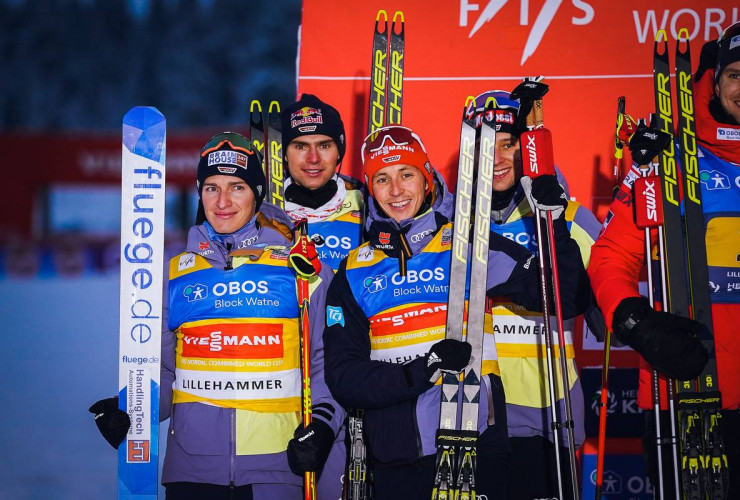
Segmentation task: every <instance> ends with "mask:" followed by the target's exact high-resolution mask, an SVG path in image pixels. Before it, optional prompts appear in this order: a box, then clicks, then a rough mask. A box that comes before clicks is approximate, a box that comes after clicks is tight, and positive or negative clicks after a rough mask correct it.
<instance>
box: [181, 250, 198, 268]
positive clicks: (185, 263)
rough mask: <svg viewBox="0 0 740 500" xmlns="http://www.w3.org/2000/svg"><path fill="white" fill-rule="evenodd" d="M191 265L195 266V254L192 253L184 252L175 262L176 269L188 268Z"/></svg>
mask: <svg viewBox="0 0 740 500" xmlns="http://www.w3.org/2000/svg"><path fill="white" fill-rule="evenodd" d="M193 266H195V255H194V254H192V253H186V254H184V255H181V256H180V260H179V261H178V263H177V270H178V271H183V270H185V269H190V268H191V267H193Z"/></svg>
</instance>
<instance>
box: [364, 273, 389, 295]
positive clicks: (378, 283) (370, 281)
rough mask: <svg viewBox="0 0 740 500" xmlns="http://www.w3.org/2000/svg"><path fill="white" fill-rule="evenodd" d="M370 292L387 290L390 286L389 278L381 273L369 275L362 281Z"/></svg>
mask: <svg viewBox="0 0 740 500" xmlns="http://www.w3.org/2000/svg"><path fill="white" fill-rule="evenodd" d="M362 284H363V285H365V288H367V291H368V292H370V293H375V292H379V291H381V290H385V289H386V288H387V287H388V278H387V277H386V276H385V274H379V275H377V276H368V277H367V278H365V281H364V282H363V283H362Z"/></svg>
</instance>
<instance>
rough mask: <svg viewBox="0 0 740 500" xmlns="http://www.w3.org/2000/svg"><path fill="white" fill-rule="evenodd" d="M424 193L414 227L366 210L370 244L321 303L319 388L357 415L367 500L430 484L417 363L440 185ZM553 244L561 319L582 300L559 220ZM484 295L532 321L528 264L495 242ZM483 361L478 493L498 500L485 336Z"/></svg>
mask: <svg viewBox="0 0 740 500" xmlns="http://www.w3.org/2000/svg"><path fill="white" fill-rule="evenodd" d="M434 192H435V193H436V196H434V195H430V196H432V198H433V201H430V203H428V204H427V205H426V208H424V206H423V207H422V209H421V210H420V213H419V215H417V216H416V217H414V218H412V219H407V220H404V221H402V222H401V223H400V224H398V223H396V222H395V221H393V220H392V219H390V218H388V217H387V216H385V214H383V213H382V212H380V211H379V210H378V208H377V206H376V204H375V201H374V200H373V199H372V198H370V202H369V217H368V220H367V223H366V228H367V229H368V234H369V241H368V243H365V244H364V245H362V246H360V247H359V248H357V249H355V250H353V251H352V252H350V254H349V256H348V257H347V258H346V259H345V260H344V261H343V262H342V264H341V265H340V267H339V270H338V271H337V274H336V276H335V278H334V280H333V281H332V284H331V285H330V287H329V290H328V292H327V302H326V330H325V332H324V342H325V346H326V356H325V368H326V380H327V384H328V386H329V388H330V389H331V392H332V394H333V395H334V397H335V398H336V399H337V401H338V402H339V403H341V404H342V405H343V406H345V407H351V408H364V409H365V432H366V437H367V439H366V440H367V445H368V452H369V459H370V462H371V466H372V467H373V474H374V487H375V494H376V497H377V498H429V495H430V494H431V489H432V484H433V475H434V461H435V455H436V451H437V450H436V446H435V433H436V430H437V427H438V425H439V408H440V391H439V387H437V386H435V385H434V383H433V382H430V381H429V379H428V378H427V376H426V375H425V363H426V361H425V355H426V353H427V352H428V351H429V349H430V347H431V346H432V345H433V344H434V343H436V342H438V341H440V340H442V339H443V338H444V337H445V321H446V304H447V290H448V284H449V280H450V276H449V266H450V253H449V252H450V249H451V243H452V224H451V222H450V219H451V216H452V208H453V201H452V196H451V195H450V193H449V191H447V188H446V186H445V185H444V183H443V181H442V180H441V178H440V176H439V175H436V182H435V189H434ZM430 205H431V207H430ZM555 232H556V239H557V241H558V247H557V251H558V256H559V257H558V258H559V260H560V261H561V262H564V263H567V264H566V265H565V266H564V267H563V269H562V270H561V277H562V278H561V286H562V287H563V290H564V292H563V299H564V300H563V312H564V314H565V316H566V317H572V316H575V315H577V314H578V313H580V312H582V310H583V309H584V307H585V304H586V303H587V302H588V298H589V296H590V289H589V285H588V279H587V278H586V275H585V271H584V269H583V265H582V263H581V259H580V255H579V250H578V246H577V245H576V243H575V242H574V241H572V240H571V239H570V238H569V236H568V230H567V227H566V224H565V222H564V221H563V220H558V221H557V222H556V229H555ZM401 252H403V255H404V257H405V258H402V257H400V256H401ZM401 260H404V261H405V264H406V272H405V275H404V274H403V273H402V272H400V269H399V264H400V262H401ZM566 267H567V269H566ZM488 293H489V295H491V296H493V295H503V296H507V297H509V298H510V299H511V300H513V301H514V302H516V303H518V304H522V305H524V306H525V307H527V308H529V309H533V310H537V309H540V302H539V301H540V297H539V293H538V267H537V263H536V259H534V258H533V255H532V254H531V253H530V252H529V251H528V250H526V249H524V248H523V247H521V246H519V245H517V244H515V243H512V242H511V241H509V240H508V239H506V238H504V237H501V236H499V235H496V234H493V235H492V237H491V244H490V251H489V271H488ZM483 350H484V353H483V374H484V375H485V377H484V378H483V384H482V385H483V388H482V389H483V392H482V398H481V404H480V412H479V425H478V430H479V431H480V432H481V437H480V440H479V444H478V467H479V470H481V471H485V473H483V472H482V473H481V474H480V475H479V478H478V479H479V483H478V492H479V493H484V494H486V493H487V494H489V495H496V496H495V497H498V495H503V494H505V491H506V488H505V483H506V477H505V476H506V472H505V471H506V457H507V453H508V442H507V434H506V411H505V407H504V393H503V388H502V385H501V380H500V378H499V377H498V376H497V375H495V373H496V372H497V367H496V364H497V361H496V348H495V344H494V342H493V336H492V335H485V339H484V348H483ZM489 498H494V496H489Z"/></svg>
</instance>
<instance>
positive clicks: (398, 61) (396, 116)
mask: <svg viewBox="0 0 740 500" xmlns="http://www.w3.org/2000/svg"><path fill="white" fill-rule="evenodd" d="M404 24H405V23H404V17H403V12H401V11H400V10H399V11H396V13H395V14H393V25H392V27H391V30H390V34H389V45H390V54H389V57H388V83H387V88H388V90H387V93H386V94H387V95H386V97H387V99H388V109H387V113H386V116H387V122H388V125H400V124H401V116H402V111H403V67H404V48H405V36H406V34H405V32H404Z"/></svg>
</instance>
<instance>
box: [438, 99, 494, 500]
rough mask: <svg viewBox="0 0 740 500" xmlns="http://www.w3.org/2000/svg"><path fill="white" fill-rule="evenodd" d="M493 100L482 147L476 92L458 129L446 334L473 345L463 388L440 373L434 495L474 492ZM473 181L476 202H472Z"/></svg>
mask: <svg viewBox="0 0 740 500" xmlns="http://www.w3.org/2000/svg"><path fill="white" fill-rule="evenodd" d="M495 105H496V101H495V99H494V98H489V100H488V102H486V106H485V111H484V112H483V116H482V120H481V128H480V147H479V148H476V134H477V132H476V105H475V98H474V97H468V98H467V100H466V102H465V108H464V111H463V118H462V125H461V130H460V155H459V158H458V173H457V191H456V195H455V219H454V220H455V224H454V225H453V237H452V249H451V254H452V255H451V261H450V271H449V272H450V285H449V296H448V305H447V324H446V338H451V339H455V340H460V341H462V340H465V341H467V342H468V343H469V344H470V345H471V346H472V354H473V359H472V362H471V364H470V365H469V366H468V367H467V368H466V369H465V371H464V374H463V375H462V388H461V387H460V375H459V374H458V373H454V372H443V373H442V387H441V403H440V416H439V429H438V430H437V461H436V471H435V478H434V488H433V490H432V499H433V500H473V499H475V498H476V480H477V471H476V462H477V444H478V405H479V403H480V392H481V386H480V384H481V367H482V358H483V335H484V334H483V323H484V320H485V312H486V311H485V309H486V308H485V306H486V291H487V277H488V242H489V236H490V231H491V223H490V218H491V195H492V186H493V163H494V154H495V145H496V125H495ZM476 149H478V151H477V155H476ZM474 184H475V186H476V194H475V204H473V185H474ZM473 207H474V208H475V212H474V213H472V210H473ZM471 222H472V227H473V231H472V233H471V231H470V229H471ZM471 235H472V242H471V241H470V238H471ZM471 247H472V250H470V248H471ZM469 250H470V252H469ZM469 256H470V259H471V262H470V264H468V258H469ZM468 277H469V278H470V284H469V299H468V301H467V302H468V314H467V328H465V327H464V322H465V319H464V311H465V295H466V293H465V292H466V288H468V287H466V284H467V281H468V280H467V278H468ZM461 278H463V279H461ZM464 331H465V334H464ZM459 406H461V408H460V411H458V407H459ZM458 415H459V416H460V420H459V421H458Z"/></svg>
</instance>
